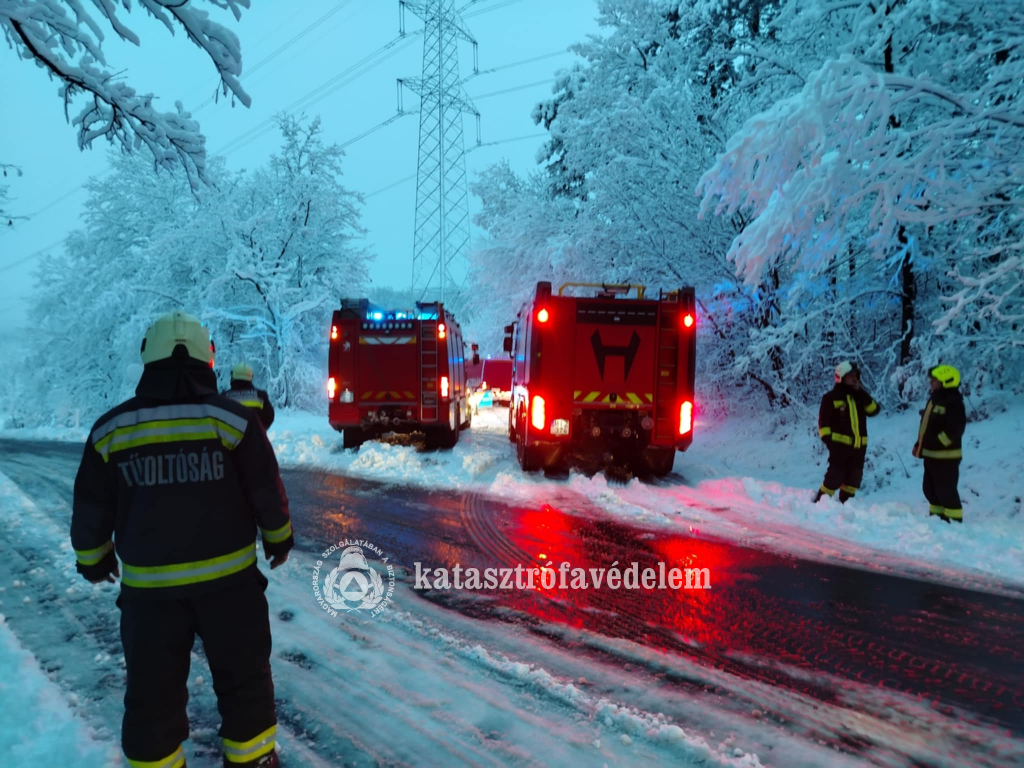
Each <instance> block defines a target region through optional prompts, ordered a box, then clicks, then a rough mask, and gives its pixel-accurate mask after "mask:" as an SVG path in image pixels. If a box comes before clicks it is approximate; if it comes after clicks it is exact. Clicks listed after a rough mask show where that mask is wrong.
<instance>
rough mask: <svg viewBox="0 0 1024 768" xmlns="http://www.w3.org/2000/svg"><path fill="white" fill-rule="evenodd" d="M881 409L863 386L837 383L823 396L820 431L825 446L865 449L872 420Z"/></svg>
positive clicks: (819, 417)
mask: <svg viewBox="0 0 1024 768" xmlns="http://www.w3.org/2000/svg"><path fill="white" fill-rule="evenodd" d="M880 410H881V408H880V407H879V405H878V403H877V402H875V400H874V398H873V397H871V395H869V394H868V393H867V392H866V391H864V390H863V389H854V388H853V387H849V386H847V385H845V384H843V383H842V382H839V383H837V384H836V385H835V386H834V387H832V389H831V390H829V391H828V392H826V393H825V396H824V397H822V398H821V407H820V408H819V409H818V434H819V435H820V436H821V439H822V441H824V443H825V445H827V446H829V447H831V446H833V445H845V446H849V447H850V448H857V449H862V448H866V447H867V445H868V422H867V419H868V417H870V416H874V415H876V414H877V413H878V412H879V411H880Z"/></svg>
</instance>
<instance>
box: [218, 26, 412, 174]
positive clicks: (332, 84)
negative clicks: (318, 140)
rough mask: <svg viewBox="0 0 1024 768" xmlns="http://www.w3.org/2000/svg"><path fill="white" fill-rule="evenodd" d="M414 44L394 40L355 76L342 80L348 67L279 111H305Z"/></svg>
mask: <svg viewBox="0 0 1024 768" xmlns="http://www.w3.org/2000/svg"><path fill="white" fill-rule="evenodd" d="M403 39H404V40H405V43H404V44H403V45H398V43H399V42H401V41H402V40H403ZM414 42H416V41H415V38H414V37H410V36H409V35H406V37H405V38H401V37H397V38H395V39H394V40H392V41H391V43H389V44H388V45H386V46H384V47H383V48H379V49H378V50H376V51H374V52H373V53H372V54H370V55H369V56H367V57H366V58H364V59H363V60H362V62H365V61H367V60H368V59H372V58H373V57H374V56H376V55H377V54H379V53H380V52H381V51H385V50H388V49H389V48H390V49H391V50H390V51H388V53H386V54H385V55H384V56H381V57H380V58H379V59H377V60H376V61H373V62H371V63H369V64H367V65H366V66H365V67H364V68H363V69H362V70H360V71H359V72H356V73H355V74H352V75H351V76H349V77H347V78H344V75H345V74H347V73H349V72H351V71H352V70H353V69H355V68H356V66H353V67H350V68H349V69H347V70H345V72H343V73H340V74H339V75H336V76H335V77H333V78H331V80H328V81H327V82H326V83H323V84H322V85H320V86H319V87H318V88H315V89H313V90H312V91H310V92H309V93H307V94H306V95H305V96H303V97H302V98H300V99H298V100H297V101H294V102H293V103H292V104H290V105H288V106H287V107H285V108H284V109H283V110H281V111H282V112H286V113H291V112H294V111H296V110H301V109H307V108H308V107H311V106H313V105H314V104H318V103H319V102H321V101H323V100H324V99H326V98H327V97H328V96H331V95H332V94H334V93H336V92H337V91H339V90H341V89H342V88H344V87H345V86H346V85H348V84H349V83H352V82H354V81H355V80H357V79H359V78H360V77H362V76H363V75H365V74H366V73H367V72H369V71H370V70H372V69H374V68H375V67H377V66H380V65H381V64H383V63H384V62H385V61H387V60H388V59H390V58H392V57H394V56H396V55H398V54H399V53H401V52H402V51H403V50H404V49H405V48H408V47H409V46H410V45H411V44H412V43H414ZM395 45H398V47H394V46H395ZM362 62H360V63H362ZM278 114H280V113H278ZM276 120H277V117H276V115H275V116H274V117H269V118H267V119H266V120H264V121H263V122H261V123H259V124H258V125H256V126H254V127H253V128H250V129H249V130H248V131H246V132H245V133H243V134H241V135H240V136H237V137H235V138H234V139H232V140H231V141H229V142H228V143H227V144H225V145H224V146H222V147H221V148H220V149H218V150H217V151H216V152H214V153H213V155H212V156H213V157H219V156H222V155H228V154H231V153H232V152H234V151H236V150H238V149H241V148H242V147H244V146H246V145H248V144H250V143H252V142H253V141H255V140H256V139H258V138H259V137H260V136H263V135H264V134H266V133H268V132H269V131H271V130H273V129H274V125H275V123H276Z"/></svg>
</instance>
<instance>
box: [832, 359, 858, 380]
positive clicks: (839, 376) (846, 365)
mask: <svg viewBox="0 0 1024 768" xmlns="http://www.w3.org/2000/svg"><path fill="white" fill-rule="evenodd" d="M849 373H856V374H860V368H858V367H857V364H856V363H851V362H850V361H849V360H843V362H841V363H840V364H839V365H837V366H836V383H837V384H838V383H839V382H840V381H842V380H843V377H844V376H846V375H847V374H849Z"/></svg>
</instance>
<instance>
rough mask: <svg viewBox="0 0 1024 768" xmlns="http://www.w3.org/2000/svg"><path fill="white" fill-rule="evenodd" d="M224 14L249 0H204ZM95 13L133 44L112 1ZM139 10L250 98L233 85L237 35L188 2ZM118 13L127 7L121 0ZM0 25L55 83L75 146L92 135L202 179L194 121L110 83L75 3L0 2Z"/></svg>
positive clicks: (232, 87) (230, 87) (97, 39)
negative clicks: (73, 111)
mask: <svg viewBox="0 0 1024 768" xmlns="http://www.w3.org/2000/svg"><path fill="white" fill-rule="evenodd" d="M206 1H207V2H210V3H211V4H212V5H214V6H216V7H219V8H222V9H226V10H230V11H231V13H232V14H233V15H234V17H235V19H236V20H237V19H238V18H240V15H241V10H242V9H243V8H248V7H249V0H206ZM94 5H95V15H96V16H97V17H98V18H100V19H102V20H104V21H106V22H107V23H108V24H109V25H110V27H111V29H113V31H114V32H115V34H117V35H118V37H120V38H121V39H122V40H125V41H127V42H129V43H132V44H133V45H141V40H140V38H139V36H138V35H137V34H136V33H135V32H133V31H132V30H131V29H130V28H129V27H128V26H126V25H125V24H124V23H123V22H122V21H121V19H120V18H119V17H118V15H117V11H118V4H117V3H115V2H113V0H94ZM140 5H141V6H142V7H143V8H144V9H145V10H146V11H147V12H148V13H149V14H150V15H152V16H153V17H154V18H156V19H158V20H159V21H161V22H162V23H163V24H164V26H165V27H166V28H167V29H168V30H169V31H170V32H171V33H172V34H173V32H174V29H175V24H176V25H177V26H180V27H181V28H182V29H184V30H185V32H186V35H187V37H188V39H189V40H191V41H192V42H193V43H194V44H195V45H197V46H198V47H199V48H201V49H202V50H203V51H205V52H206V54H207V55H208V56H209V57H210V59H211V61H212V62H213V65H214V67H215V69H216V70H217V72H218V74H219V76H220V79H221V85H222V88H223V91H224V93H228V92H229V91H230V92H231V93H232V94H233V96H234V97H235V98H237V99H238V100H239V101H241V102H242V103H243V104H244V105H245V106H249V104H250V99H249V96H248V94H246V92H245V91H244V89H243V88H242V87H241V84H240V83H239V76H240V75H241V68H242V56H241V50H240V47H239V43H238V38H237V37H236V36H235V35H234V34H233V33H232V32H231V31H230V30H228V29H226V28H225V27H223V26H222V25H220V24H217V23H215V22H213V21H211V20H210V18H209V14H207V13H206V12H205V11H202V10H199V9H197V8H195V7H193V3H191V2H186V3H182V2H170V1H169V0H168V1H167V2H165V1H164V0H140ZM123 8H124V10H125V12H126V13H130V12H131V4H130V3H129V2H124V3H123ZM0 27H2V28H3V30H4V35H5V37H6V39H7V41H8V43H9V44H10V45H11V46H12V47H13V48H14V49H15V50H16V51H17V52H18V53H19V55H20V56H21V57H22V58H23V59H26V60H29V61H33V62H34V63H35V64H36V65H37V66H39V67H41V68H43V69H44V70H46V72H47V73H48V74H49V75H50V77H52V78H54V79H56V80H57V81H58V82H59V83H60V84H61V88H60V96H61V98H62V99H63V100H64V104H65V116H66V117H67V118H68V120H69V122H71V123H72V124H73V125H75V126H76V128H77V129H78V143H79V146H80V147H82V148H83V149H84V148H86V147H89V146H91V145H92V143H93V142H94V141H95V140H96V139H97V138H100V137H103V138H106V139H107V140H108V141H110V142H111V143H114V144H117V145H120V146H121V147H122V148H123V149H124V150H126V151H130V150H132V149H135V148H137V147H138V146H140V145H145V146H146V147H147V149H148V150H149V151H150V152H151V153H152V154H153V157H154V158H155V160H156V164H157V165H158V166H160V167H163V168H168V169H172V168H176V167H179V166H180V167H183V168H184V169H185V172H186V174H187V177H188V180H189V183H190V184H191V185H192V188H193V191H196V190H198V188H199V184H200V182H201V181H202V180H203V179H204V178H205V170H206V149H205V139H204V138H203V136H202V134H201V133H200V131H199V124H198V123H197V122H195V121H194V120H192V119H191V116H190V115H189V114H188V113H187V112H185V111H184V109H183V108H182V105H181V103H180V102H176V103H175V106H176V109H175V111H174V112H163V111H160V110H158V109H156V107H155V106H154V100H155V97H154V96H153V95H152V94H140V93H138V92H136V90H135V89H134V88H132V87H131V86H129V85H128V84H126V83H124V82H121V81H119V80H118V79H117V73H116V71H115V70H113V69H111V68H110V67H109V65H108V63H107V60H106V58H105V56H104V52H103V41H104V34H103V28H102V26H101V24H100V23H99V22H98V21H97V18H96V17H94V14H92V13H90V12H89V11H87V10H86V9H85V7H84V6H83V4H82V3H81V2H79V1H78V0H0ZM79 96H82V97H84V98H85V101H86V103H85V105H84V106H83V108H82V110H81V111H80V112H79V114H78V115H77V116H76V117H74V118H72V117H71V115H70V111H69V110H70V107H71V104H72V103H73V102H74V101H75V100H76V99H77V98H78V97H79Z"/></svg>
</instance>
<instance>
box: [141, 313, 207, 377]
mask: <svg viewBox="0 0 1024 768" xmlns="http://www.w3.org/2000/svg"><path fill="white" fill-rule="evenodd" d="M178 345H182V346H184V347H185V349H186V350H188V356H189V357H191V358H193V359H195V360H201V361H202V362H204V363H209V364H210V367H211V368H213V357H214V353H215V352H216V349H215V348H214V346H213V341H212V340H211V339H210V331H209V329H208V328H207V327H206V326H205V325H203V324H202V323H201V322H199V318H197V317H193V316H192V315H189V314H186V313H185V312H183V311H182V310H180V309H176V310H175V311H174V312H171V313H170V314H169V315H164V316H163V317H160V318H157V319H156V320H154V321H153V324H152V325H150V326H149V328H148V329H146V335H145V337H144V338H143V339H142V349H141V350H140V351H141V352H142V363H143V365H148V364H149V363H152V362H155V361H157V360H166V359H167V358H169V357H170V356H171V355H172V354H174V350H175V349H176V348H177V347H178Z"/></svg>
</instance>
